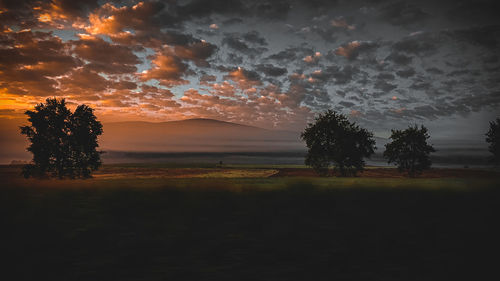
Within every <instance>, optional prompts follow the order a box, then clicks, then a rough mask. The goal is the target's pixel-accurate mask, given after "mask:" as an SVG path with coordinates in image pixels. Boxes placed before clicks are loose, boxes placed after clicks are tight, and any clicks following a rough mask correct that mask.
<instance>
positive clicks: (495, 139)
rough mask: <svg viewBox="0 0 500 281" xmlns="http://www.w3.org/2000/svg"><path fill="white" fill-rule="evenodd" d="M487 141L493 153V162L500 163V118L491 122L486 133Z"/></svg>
mask: <svg viewBox="0 0 500 281" xmlns="http://www.w3.org/2000/svg"><path fill="white" fill-rule="evenodd" d="M486 142H487V143H489V146H488V150H489V151H490V152H491V153H492V154H493V157H492V160H493V162H494V163H495V164H500V118H497V120H496V121H491V122H490V129H489V130H488V132H487V133H486Z"/></svg>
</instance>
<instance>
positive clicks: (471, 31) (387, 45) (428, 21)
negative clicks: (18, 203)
mask: <svg viewBox="0 0 500 281" xmlns="http://www.w3.org/2000/svg"><path fill="white" fill-rule="evenodd" d="M498 8H499V7H498V4H497V3H496V1H460V2H458V3H456V1H441V2H440V3H435V2H434V1H424V2H419V3H418V4H417V3H416V2H413V1H388V0H382V1H368V0H366V1H357V0H356V1H340V0H339V1H301V0H295V1H270V0H258V1H238V0H216V1H202V0H191V1H141V2H140V1H123V2H121V1H109V2H107V1H102V2H101V1H69V0H53V1H47V0H46V1H29V0H28V1H4V2H2V4H0V117H4V118H5V117H10V118H12V117H16V116H20V115H22V112H23V111H24V110H26V109H28V108H30V107H32V106H33V105H34V104H35V103H37V102H40V101H42V100H43V99H45V98H46V97H48V96H58V97H65V98H66V99H67V100H68V101H69V102H70V104H79V103H86V104H89V105H91V106H94V107H95V108H96V109H97V113H98V114H99V115H100V117H101V118H103V119H105V120H109V121H115V120H149V121H166V120H176V119H184V118H191V117H205V118H217V119H221V120H226V121H234V122H242V123H246V124H251V125H257V126H263V127H267V128H285V129H293V130H301V129H302V128H303V127H304V126H305V124H306V123H307V122H308V121H311V120H312V119H311V118H312V117H313V116H314V114H315V113H317V112H320V111H322V110H325V109H328V108H331V109H334V110H338V111H341V112H343V113H346V114H349V115H350V116H351V118H352V119H355V120H357V121H359V122H361V123H363V124H364V125H367V126H371V127H372V128H375V129H380V130H383V129H387V128H391V127H394V126H396V127H397V126H402V125H406V124H408V123H414V122H418V123H422V122H430V121H433V120H437V119H443V118H445V119H446V118H447V119H453V118H455V117H457V116H458V117H460V116H467V115H468V114H470V113H473V112H475V113H484V114H485V115H488V114H490V115H491V112H498V111H500V110H499V109H500V83H499V82H500V79H499V78H498V77H500V59H499V55H498V54H497V50H498V47H499V44H500V43H499V42H500V24H499V23H498V21H497V19H496V18H497V17H496V15H494V14H492V11H493V10H495V9H497V10H498ZM488 116H489V115H488ZM471 126H474V124H471Z"/></svg>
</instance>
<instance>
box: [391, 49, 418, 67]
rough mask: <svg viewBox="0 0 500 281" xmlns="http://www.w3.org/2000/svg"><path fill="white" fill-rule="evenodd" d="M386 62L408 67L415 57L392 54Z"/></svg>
mask: <svg viewBox="0 0 500 281" xmlns="http://www.w3.org/2000/svg"><path fill="white" fill-rule="evenodd" d="M385 60H386V61H392V62H394V63H396V64H399V65H408V64H410V63H411V62H412V60H413V57H411V56H407V55H404V54H401V53H398V52H392V53H391V54H390V55H389V56H387V57H386V58H385Z"/></svg>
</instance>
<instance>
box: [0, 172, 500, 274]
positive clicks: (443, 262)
mask: <svg viewBox="0 0 500 281" xmlns="http://www.w3.org/2000/svg"><path fill="white" fill-rule="evenodd" d="M287 169H288V170H287ZM290 169H291V170H290ZM294 169H295V170H294ZM296 169H303V170H306V169H304V167H299V166H241V165H240V166H226V167H224V168H223V169H218V168H216V167H213V166H210V165H207V166H201V167H200V166H196V165H186V166H183V167H178V166H171V165H114V166H104V167H103V169H102V170H101V171H100V172H99V173H97V174H96V177H95V178H93V179H90V180H33V179H30V180H25V179H22V178H21V177H20V176H19V167H10V166H2V167H0V179H1V181H2V187H1V188H0V218H1V225H2V228H1V231H0V233H1V234H0V241H1V249H0V250H1V252H2V255H3V256H4V257H5V258H7V259H3V260H4V261H3V263H2V268H3V269H2V272H0V275H2V276H5V277H9V278H2V280H38V279H48V280H452V279H460V280H464V279H465V280H496V279H497V278H495V277H494V276H495V275H496V276H497V277H498V273H497V269H496V268H497V263H498V253H499V251H498V250H499V247H498V246H499V242H498V241H499V237H500V236H499V234H500V232H499V231H498V229H497V228H498V220H499V214H500V204H499V202H500V185H499V183H500V179H499V177H498V173H497V172H491V171H490V172H485V171H472V172H470V171H462V172H459V171H454V172H450V171H440V172H439V171H438V172H439V173H438V172H434V175H436V174H440V175H442V176H441V177H436V176H434V177H430V176H429V177H423V178H418V179H406V178H401V177H396V178H395V177H382V176H379V177H359V178H335V177H332V178H318V177H311V176H301V175H307V174H300V173H299V176H293V175H295V174H294V173H295V171H296ZM300 171H302V170H300ZM375 171H377V170H375ZM381 171H382V170H381ZM287 172H289V173H287ZM292 172H293V173H292ZM383 172H384V173H385V174H381V175H387V174H391V173H393V172H394V171H385V170H384V171H383ZM279 175H285V176H279ZM429 175H431V174H429ZM12 276H13V277H12Z"/></svg>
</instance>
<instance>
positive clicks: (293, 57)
mask: <svg viewBox="0 0 500 281" xmlns="http://www.w3.org/2000/svg"><path fill="white" fill-rule="evenodd" d="M308 55H314V51H313V49H311V48H303V47H289V48H286V49H285V50H282V51H279V52H278V53H275V54H272V55H270V56H269V57H267V59H269V60H274V61H277V62H280V63H288V62H291V61H297V60H300V59H303V58H304V57H306V56H308Z"/></svg>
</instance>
